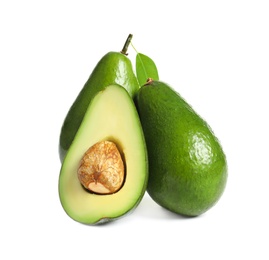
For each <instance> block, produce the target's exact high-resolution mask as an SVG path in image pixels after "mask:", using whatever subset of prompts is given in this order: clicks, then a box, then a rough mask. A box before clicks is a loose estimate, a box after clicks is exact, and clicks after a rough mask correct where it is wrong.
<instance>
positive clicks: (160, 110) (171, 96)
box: [135, 80, 227, 216]
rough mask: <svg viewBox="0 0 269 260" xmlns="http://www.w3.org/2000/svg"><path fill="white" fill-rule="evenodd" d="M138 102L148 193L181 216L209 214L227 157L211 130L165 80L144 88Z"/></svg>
mask: <svg viewBox="0 0 269 260" xmlns="http://www.w3.org/2000/svg"><path fill="white" fill-rule="evenodd" d="M135 102H136V106H137V109H138V113H139V116H140V120H141V123H142V127H143V131H144V135H145V139H146V145H147V149H148V160H149V180H148V187H147V192H148V194H149V195H150V196H151V198H152V199H153V200H154V201H155V202H157V203H158V204H159V205H161V206H162V207H164V208H166V209H168V210H170V211H172V212H175V213H178V214H181V215H185V216H198V215H200V214H202V213H204V212H206V211H207V210H209V209H210V208H211V207H212V206H214V205H215V204H216V202H217V201H218V200H219V199H220V197H221V195H222V194H223V191H224V189H225V186H226V182H227V162H226V156H225V154H224V152H223V149H222V147H221V145H220V142H219V141H218V139H217V138H216V136H215V135H214V133H213V132H212V130H211V128H210V127H209V125H208V124H207V123H206V122H205V121H204V120H203V119H202V118H201V117H200V116H199V115H198V114H197V113H196V112H195V111H194V110H193V108H192V107H191V106H190V105H189V104H188V103H187V102H186V101H185V100H184V99H183V98H182V97H181V96H180V95H179V94H178V93H177V92H175V91H174V89H173V88H171V87H170V86H168V85H167V84H165V83H163V82H161V81H154V80H150V81H149V82H148V83H147V84H146V85H144V86H142V87H141V88H140V90H139V91H138V93H137V96H136V98H135Z"/></svg>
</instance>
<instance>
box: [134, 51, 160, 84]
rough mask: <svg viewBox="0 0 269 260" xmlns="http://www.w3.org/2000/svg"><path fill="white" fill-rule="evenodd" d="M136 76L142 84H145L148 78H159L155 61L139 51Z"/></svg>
mask: <svg viewBox="0 0 269 260" xmlns="http://www.w3.org/2000/svg"><path fill="white" fill-rule="evenodd" d="M136 76H137V79H138V82H139V84H140V86H143V85H145V84H146V83H147V80H148V78H151V79H153V80H159V75H158V70H157V67H156V65H155V63H154V61H153V60H152V59H151V58H149V57H148V56H146V55H144V54H142V53H137V55H136Z"/></svg>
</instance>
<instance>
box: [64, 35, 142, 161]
mask: <svg viewBox="0 0 269 260" xmlns="http://www.w3.org/2000/svg"><path fill="white" fill-rule="evenodd" d="M131 37H132V35H129V37H128V38H127V40H129V41H126V42H127V43H129V42H130V40H131V39H130V38H131ZM126 51H127V46H126V44H125V45H124V48H123V51H121V52H108V53H107V54H106V55H104V56H103V57H102V58H101V60H100V61H99V62H98V63H97V65H96V67H95V68H94V70H93V71H92V73H91V75H90V77H89V78H88V80H87V82H86V83H85V85H84V86H83V88H82V90H81V91H80V93H79V94H78V96H77V98H76V99H75V101H74V102H73V104H72V106H71V108H70V109H69V111H68V113H67V115H66V117H65V119H64V122H63V125H62V128H61V133H60V140H59V155H60V160H61V162H62V161H63V159H64V157H65V154H66V152H67V150H68V149H69V147H70V145H71V143H72V141H73V139H74V136H75V135H76V132H77V130H78V128H79V126H80V124H81V121H82V119H83V117H84V114H85V112H86V110H87V107H88V105H89V103H90V101H91V99H92V98H93V97H94V96H95V94H96V93H97V92H99V91H100V90H102V89H104V88H105V87H106V86H108V85H112V84H119V85H121V86H123V87H124V88H125V89H126V90H127V91H128V93H129V94H130V96H131V97H134V95H135V94H136V92H137V90H138V89H139V84H138V81H137V78H136V76H135V74H134V72H133V68H132V64H131V61H130V59H129V58H128V57H127V56H126Z"/></svg>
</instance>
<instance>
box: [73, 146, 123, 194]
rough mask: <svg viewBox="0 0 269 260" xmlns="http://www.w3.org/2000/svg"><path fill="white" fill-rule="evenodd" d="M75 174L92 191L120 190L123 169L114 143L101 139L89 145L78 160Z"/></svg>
mask: <svg viewBox="0 0 269 260" xmlns="http://www.w3.org/2000/svg"><path fill="white" fill-rule="evenodd" d="M77 175H78V179H79V181H80V183H81V184H82V185H83V186H84V188H86V189H87V190H89V191H91V192H93V193H96V194H112V193H115V192H117V191H118V190H120V188H121V187H122V185H123V182H124V177H125V169H124V163H123V160H122V158H121V154H120V152H119V150H118V148H117V146H116V144H115V143H113V142H111V141H101V142H98V143H96V144H94V145H93V146H91V147H90V148H89V149H88V150H87V151H86V152H85V154H84V156H83V158H82V159H81V161H80V165H79V167H78V171H77Z"/></svg>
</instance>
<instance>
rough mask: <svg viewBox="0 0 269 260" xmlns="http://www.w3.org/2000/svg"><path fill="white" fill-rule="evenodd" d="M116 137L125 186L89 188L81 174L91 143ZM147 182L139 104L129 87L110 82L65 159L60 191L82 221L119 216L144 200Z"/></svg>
mask: <svg viewBox="0 0 269 260" xmlns="http://www.w3.org/2000/svg"><path fill="white" fill-rule="evenodd" d="M103 140H109V141H113V142H114V143H115V144H116V145H117V147H118V149H119V150H120V152H121V153H122V154H123V156H124V158H125V159H124V161H125V164H126V165H125V167H126V177H125V182H124V185H123V187H122V188H121V189H120V190H119V191H118V192H116V193H114V194H111V195H97V194H91V193H89V192H87V191H86V190H85V189H84V188H83V187H82V185H81V184H80V182H79V180H78V178H77V169H78V165H79V162H80V160H81V158H82V157H83V155H84V153H85V152H86V151H87V150H88V148H89V147H91V146H92V145H94V144H95V143H97V142H99V141H103ZM146 182H147V154H146V149H145V142H144V136H143V132H142V128H141V125H140V121H139V118H138V115H137V112H136V109H135V106H134V104H133V102H132V100H131V98H130V97H129V96H128V93H127V92H126V90H125V89H123V88H122V87H120V86H116V85H113V86H109V87H107V88H106V89H105V90H104V91H101V92H99V93H98V94H97V95H96V96H95V98H94V99H93V100H92V102H91V104H90V106H89V108H88V110H87V112H86V114H85V117H84V119H83V121H82V124H81V126H80V128H79V130H78V132H77V135H76V136H75V139H74V141H73V143H72V145H71V146H70V149H69V151H68V153H67V155H66V158H65V160H64V162H63V165H62V169H61V173H60V179H59V195H60V199H61V203H62V205H63V207H64V209H65V211H66V212H67V214H68V215H69V216H70V217H71V218H73V219H75V220H77V221H79V222H82V223H88V224H92V223H96V222H98V221H99V220H102V219H106V218H109V219H110V218H112V219H113V218H117V217H120V216H122V215H124V214H125V213H126V212H128V211H129V210H131V209H132V208H133V207H135V206H136V205H137V204H138V202H139V201H140V200H141V198H142V196H143V194H144V192H145V188H146Z"/></svg>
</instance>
